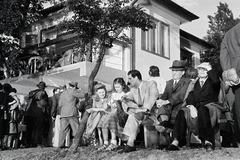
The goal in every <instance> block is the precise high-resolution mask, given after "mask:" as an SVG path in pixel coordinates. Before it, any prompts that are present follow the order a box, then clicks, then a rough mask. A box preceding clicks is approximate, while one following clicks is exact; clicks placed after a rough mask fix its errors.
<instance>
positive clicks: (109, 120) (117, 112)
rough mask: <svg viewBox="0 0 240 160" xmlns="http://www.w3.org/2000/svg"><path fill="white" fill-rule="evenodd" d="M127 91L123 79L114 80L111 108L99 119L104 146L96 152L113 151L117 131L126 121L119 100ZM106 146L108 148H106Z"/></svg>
mask: <svg viewBox="0 0 240 160" xmlns="http://www.w3.org/2000/svg"><path fill="white" fill-rule="evenodd" d="M127 91H129V89H128V87H127V85H126V83H125V81H124V80H123V78H116V79H115V80H114V81H113V92H112V94H111V96H110V97H109V101H108V105H109V106H110V107H111V108H110V111H109V112H108V114H106V115H104V116H103V117H102V118H101V121H100V123H99V126H98V127H100V128H102V132H103V140H104V145H103V146H102V147H100V148H99V149H98V150H104V149H105V150H108V151H112V150H115V149H116V148H117V147H118V145H117V139H116V138H117V134H118V130H119V129H120V128H121V127H123V126H124V124H125V123H126V119H127V114H126V113H125V112H124V111H123V109H122V107H121V98H122V96H123V95H125V94H126V92H127ZM109 130H110V133H111V143H110V145H108V142H109V138H108V132H109ZM107 145H108V146H107Z"/></svg>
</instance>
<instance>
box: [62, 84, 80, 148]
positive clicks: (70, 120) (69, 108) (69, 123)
mask: <svg viewBox="0 0 240 160" xmlns="http://www.w3.org/2000/svg"><path fill="white" fill-rule="evenodd" d="M82 98H84V93H83V92H81V91H80V90H78V83H77V82H70V83H69V88H68V89H67V90H65V91H64V92H62V94H61V95H60V99H59V107H60V137H59V145H58V146H59V147H60V148H64V147H65V145H64V144H65V138H66V134H67V132H68V131H69V130H70V127H71V129H72V131H73V135H74V136H75V134H76V132H77V130H78V127H79V120H78V109H77V106H76V105H77V103H78V101H79V99H82Z"/></svg>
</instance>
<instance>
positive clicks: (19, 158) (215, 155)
mask: <svg viewBox="0 0 240 160" xmlns="http://www.w3.org/2000/svg"><path fill="white" fill-rule="evenodd" d="M77 159H79V160H188V159H189V160H215V159H216V160H240V148H223V149H221V150H215V151H212V152H206V151H205V149H190V150H180V151H175V152H167V151H162V150H157V149H142V148H141V149H138V150H137V151H135V152H131V153H126V154H118V153H117V151H111V152H97V151H96V149H94V148H91V147H81V148H80V149H79V150H78V152H77V153H75V154H71V153H69V152H68V151H67V149H57V148H28V149H17V150H11V151H0V160H77Z"/></svg>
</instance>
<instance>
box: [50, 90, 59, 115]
mask: <svg viewBox="0 0 240 160" xmlns="http://www.w3.org/2000/svg"><path fill="white" fill-rule="evenodd" d="M60 95H61V93H57V94H54V95H53V96H52V97H51V116H52V117H53V118H56V116H57V115H60V107H59V99H60Z"/></svg>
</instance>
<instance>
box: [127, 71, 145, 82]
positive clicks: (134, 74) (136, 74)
mask: <svg viewBox="0 0 240 160" xmlns="http://www.w3.org/2000/svg"><path fill="white" fill-rule="evenodd" d="M128 75H131V76H132V77H133V78H135V77H138V79H139V80H142V75H141V73H140V72H139V71H138V70H130V71H129V72H128Z"/></svg>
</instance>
